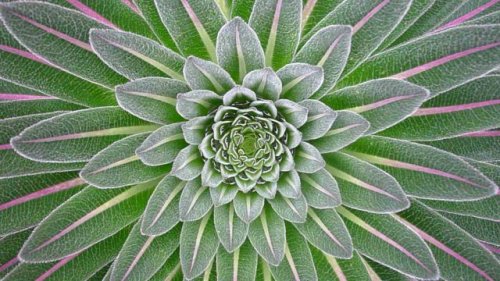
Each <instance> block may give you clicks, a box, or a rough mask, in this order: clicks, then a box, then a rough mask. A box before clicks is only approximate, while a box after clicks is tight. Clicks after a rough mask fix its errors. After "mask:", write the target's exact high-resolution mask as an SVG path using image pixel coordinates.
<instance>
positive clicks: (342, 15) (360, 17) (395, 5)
mask: <svg viewBox="0 0 500 281" xmlns="http://www.w3.org/2000/svg"><path fill="white" fill-rule="evenodd" d="M411 4H412V1H410V0H397V1H389V0H376V1H373V0H346V1H343V2H342V3H341V4H339V5H338V6H337V7H336V8H335V10H333V11H332V12H330V13H329V14H328V15H327V16H325V17H324V18H323V19H322V20H321V21H320V22H319V23H318V24H317V25H316V26H315V27H314V28H313V29H312V30H311V31H310V32H309V33H308V34H307V35H306V36H305V37H304V38H302V39H301V44H303V43H304V42H305V40H307V39H309V37H311V36H312V35H314V34H315V33H316V32H319V30H320V29H321V28H324V27H327V26H330V25H339V24H341V25H350V26H352V39H351V52H350V54H349V59H348V61H347V65H346V67H345V70H344V75H345V73H349V72H350V71H352V70H353V69H355V68H356V66H358V65H359V64H360V63H361V62H363V61H364V60H365V59H367V58H368V57H370V55H371V54H372V53H373V52H374V51H375V50H376V49H377V48H378V46H379V45H380V44H382V42H383V41H384V39H385V38H386V37H387V36H388V35H389V34H390V33H391V32H392V30H394V28H396V26H397V25H398V24H399V23H400V21H401V19H402V18H403V16H404V15H405V14H406V13H407V12H408V9H409V8H410V5H411Z"/></svg>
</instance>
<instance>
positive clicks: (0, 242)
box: [0, 229, 31, 278]
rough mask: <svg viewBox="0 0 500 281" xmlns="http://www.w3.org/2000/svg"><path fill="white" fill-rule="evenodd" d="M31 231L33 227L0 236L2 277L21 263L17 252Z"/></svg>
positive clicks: (0, 273)
mask: <svg viewBox="0 0 500 281" xmlns="http://www.w3.org/2000/svg"><path fill="white" fill-rule="evenodd" d="M30 233H31V229H29V230H24V231H21V232H17V233H14V234H11V235H6V236H3V237H2V238H0V249H2V252H1V253H0V278H3V277H4V276H5V275H6V274H7V273H8V272H9V271H11V270H12V269H14V268H15V266H17V265H18V264H19V263H20V261H19V258H18V257H17V254H18V253H19V250H20V249H21V247H22V246H23V244H24V241H26V239H27V238H28V236H29V235H30Z"/></svg>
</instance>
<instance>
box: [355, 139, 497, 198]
mask: <svg viewBox="0 0 500 281" xmlns="http://www.w3.org/2000/svg"><path fill="white" fill-rule="evenodd" d="M346 150H347V151H348V153H349V154H351V155H354V156H355V157H357V158H359V159H362V160H364V161H367V162H369V163H372V164H375V165H377V166H379V167H380V168H381V169H383V170H384V171H387V172H390V173H391V175H392V176H394V178H395V179H396V180H397V181H398V182H399V183H400V184H401V187H402V188H403V189H404V191H405V193H406V194H408V195H411V196H416V197H419V198H425V199H438V200H445V199H446V200H454V201H469V200H478V199H481V198H485V197H489V196H491V195H493V194H495V193H496V192H497V190H498V186H497V185H496V184H495V183H493V182H492V181H491V180H489V179H488V178H486V177H485V176H484V175H483V174H482V173H480V172H479V171H477V170H476V169H475V168H473V167H472V166H471V165H469V164H468V163H466V162H465V161H464V160H462V159H461V158H459V157H457V156H455V155H453V154H451V153H448V152H445V151H443V150H439V149H436V148H433V147H431V146H428V145H423V144H416V143H411V142H407V141H400V140H395V139H390V138H386V137H375V136H369V137H364V138H361V139H360V140H358V141H357V142H355V143H354V144H351V145H350V146H349V148H348V149H346Z"/></svg>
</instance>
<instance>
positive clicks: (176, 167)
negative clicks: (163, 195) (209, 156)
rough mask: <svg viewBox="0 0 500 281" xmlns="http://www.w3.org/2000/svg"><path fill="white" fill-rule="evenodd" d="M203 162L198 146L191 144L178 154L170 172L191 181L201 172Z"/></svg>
mask: <svg viewBox="0 0 500 281" xmlns="http://www.w3.org/2000/svg"><path fill="white" fill-rule="evenodd" d="M203 164H204V163H203V159H202V158H201V155H200V152H199V150H198V147H196V146H194V145H189V146H187V147H185V148H184V149H182V150H181V151H180V152H179V153H178V154H177V157H176V158H175V160H174V164H173V166H172V170H171V172H170V174H171V175H173V176H176V177H178V178H179V179H181V180H185V181H189V180H192V179H195V178H196V177H197V176H199V175H200V174H201V170H202V169H203Z"/></svg>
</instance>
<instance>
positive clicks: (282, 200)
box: [267, 194, 307, 223]
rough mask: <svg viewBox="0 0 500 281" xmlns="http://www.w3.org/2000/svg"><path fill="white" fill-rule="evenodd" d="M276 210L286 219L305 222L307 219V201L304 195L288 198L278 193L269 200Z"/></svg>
mask: <svg viewBox="0 0 500 281" xmlns="http://www.w3.org/2000/svg"><path fill="white" fill-rule="evenodd" d="M267 202H269V204H270V205H271V207H273V209H274V211H275V212H276V213H277V214H278V215H279V216H280V217H281V218H283V219H284V220H286V221H289V222H296V223H303V222H305V221H306V216H307V215H306V214H307V202H306V199H305V198H304V196H302V195H300V196H299V197H297V198H287V197H285V196H283V195H281V194H277V195H276V197H275V198H273V199H269V200H267Z"/></svg>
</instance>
